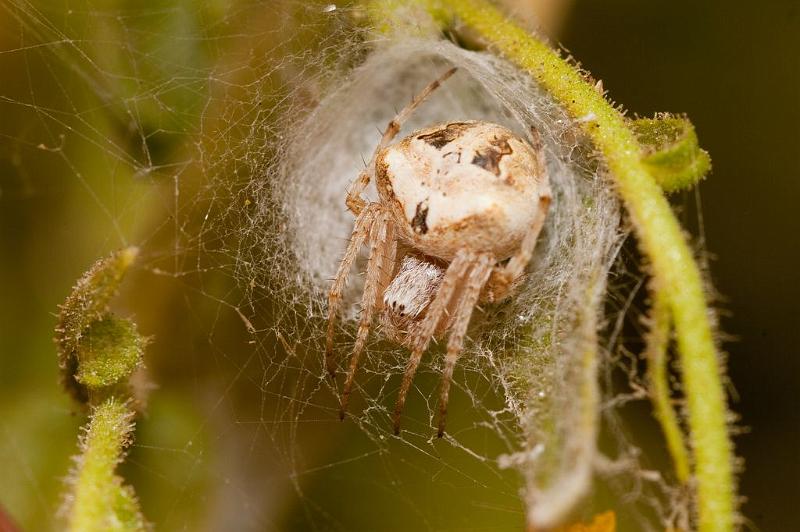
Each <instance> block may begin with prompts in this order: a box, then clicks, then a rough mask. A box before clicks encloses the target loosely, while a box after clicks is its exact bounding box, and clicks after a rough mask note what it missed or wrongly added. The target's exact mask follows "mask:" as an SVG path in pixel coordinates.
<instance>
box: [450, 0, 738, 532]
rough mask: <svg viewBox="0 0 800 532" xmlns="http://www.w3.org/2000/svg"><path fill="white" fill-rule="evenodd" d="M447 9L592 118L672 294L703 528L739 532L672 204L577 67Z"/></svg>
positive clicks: (477, 16) (710, 369)
mask: <svg viewBox="0 0 800 532" xmlns="http://www.w3.org/2000/svg"><path fill="white" fill-rule="evenodd" d="M437 3H438V2H437ZM441 4H442V5H444V6H445V7H446V8H449V9H450V10H451V12H452V14H453V15H455V16H457V17H458V18H459V19H460V20H461V21H462V22H464V23H465V24H467V25H468V26H469V27H470V28H471V29H472V30H473V31H475V32H477V33H478V34H479V35H480V36H481V37H482V38H483V39H485V40H486V41H488V42H489V43H490V44H491V46H493V47H494V48H495V49H496V50H497V51H499V52H500V53H502V54H503V55H504V56H506V57H507V58H508V59H510V60H511V61H513V62H514V63H516V64H517V65H519V66H520V67H522V68H524V69H525V70H526V71H528V72H529V73H530V74H531V75H532V76H533V77H534V78H535V79H536V80H537V81H538V82H539V83H540V84H541V85H542V86H543V87H544V88H545V89H546V90H548V91H549V92H550V93H551V94H552V95H553V96H554V97H555V98H556V99H557V100H558V101H559V103H561V105H562V106H563V107H564V108H565V109H566V110H567V111H568V112H569V113H570V114H571V115H572V116H573V117H576V118H578V117H584V118H585V117H591V118H592V119H591V120H586V121H584V122H582V127H583V129H584V131H585V132H586V134H587V135H588V136H589V137H590V138H591V140H592V141H593V143H594V145H595V146H596V148H597V149H598V150H599V151H600V153H601V154H602V157H603V159H604V161H605V163H606V165H607V166H608V170H609V172H610V174H611V176H612V177H613V179H614V181H615V183H616V185H617V190H618V193H619V195H620V196H621V197H622V200H623V201H624V203H625V206H626V208H627V210H628V212H629V213H630V217H631V220H632V222H633V226H634V228H635V231H636V235H637V237H638V239H639V244H640V246H641V249H642V251H643V252H644V255H645V256H646V257H647V258H648V259H649V261H650V268H651V272H652V275H653V279H654V287H655V290H656V291H657V292H659V293H660V294H663V296H664V297H665V299H666V301H667V303H668V305H669V308H670V311H671V313H672V319H673V321H674V325H675V333H676V338H677V344H678V353H679V355H680V360H681V369H682V371H683V381H684V390H685V393H686V402H687V408H688V420H689V428H690V433H691V441H692V451H693V453H694V462H695V477H696V480H697V516H698V527H699V529H700V530H701V531H711V530H715V531H716V530H719V531H723V530H732V529H733V521H734V509H735V504H734V480H733V468H732V466H731V461H732V457H733V453H732V445H731V442H730V439H729V437H728V428H727V422H726V419H727V406H726V400H725V394H724V391H723V387H722V380H721V370H720V367H719V357H718V353H717V349H716V346H715V344H714V339H713V335H712V331H711V323H710V322H709V317H708V305H707V303H706V298H705V292H704V291H703V282H702V278H701V275H700V270H699V268H698V266H697V264H696V262H695V260H694V257H693V256H692V253H691V250H690V248H689V245H688V243H687V241H686V238H685V237H684V235H683V231H682V230H681V227H680V225H679V223H678V221H677V219H676V218H675V215H674V213H673V212H672V209H671V208H670V205H669V203H668V202H667V200H666V198H665V197H664V194H663V193H662V191H661V188H660V187H659V186H658V184H657V183H656V182H655V180H654V179H653V177H652V176H651V175H650V174H649V172H648V170H647V168H646V167H645V165H644V163H643V162H642V150H641V148H640V146H639V143H638V141H637V140H636V137H635V135H634V133H633V132H632V131H631V129H630V128H629V127H628V124H627V121H626V120H625V117H623V116H622V114H621V113H620V112H619V111H618V110H617V109H615V108H614V107H613V106H612V105H611V104H610V103H609V102H608V101H606V99H605V98H604V97H603V95H602V94H600V92H598V91H597V90H595V88H594V86H593V85H592V84H591V83H589V82H587V81H586V79H584V77H583V76H582V75H581V74H580V73H579V72H578V71H577V70H576V69H575V68H574V67H573V66H572V65H570V64H569V63H568V62H567V61H565V60H564V59H562V58H561V57H560V56H559V55H558V53H556V52H555V51H554V50H553V49H552V48H550V47H549V46H548V45H547V44H545V43H544V42H543V41H540V40H538V39H536V38H535V37H533V36H531V35H529V34H528V33H527V32H526V31H525V30H523V29H522V28H520V27H519V26H517V25H515V24H514V23H512V22H510V21H509V20H508V19H506V18H505V16H504V15H503V14H502V13H500V11H498V10H497V9H495V8H493V7H491V6H490V5H489V4H487V3H486V2H482V1H476V0H445V1H443V2H441Z"/></svg>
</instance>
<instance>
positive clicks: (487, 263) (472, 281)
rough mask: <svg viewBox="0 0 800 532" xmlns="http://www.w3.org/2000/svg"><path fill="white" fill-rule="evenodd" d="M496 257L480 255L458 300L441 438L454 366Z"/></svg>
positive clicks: (449, 343) (449, 345)
mask: <svg viewBox="0 0 800 532" xmlns="http://www.w3.org/2000/svg"><path fill="white" fill-rule="evenodd" d="M494 263H495V260H494V257H492V256H491V255H488V254H482V255H480V256H479V257H478V258H477V260H476V262H475V265H474V266H473V268H472V271H470V273H469V277H468V278H467V284H466V286H465V287H464V291H463V292H462V294H461V297H460V299H459V302H458V307H457V308H456V312H455V316H454V318H453V324H452V326H451V329H450V337H449V338H448V340H447V355H446V357H445V365H444V372H443V373H442V390H441V395H440V396H439V432H438V436H439V437H440V438H441V437H442V435H443V434H444V426H445V422H446V421H447V401H448V398H449V396H450V383H451V381H452V379H453V368H455V365H456V362H457V361H458V357H459V355H461V350H462V349H463V347H464V337H465V336H466V333H467V326H468V325H469V320H470V318H471V317H472V311H473V309H474V308H475V305H476V304H477V303H478V298H479V297H480V295H481V290H483V286H484V285H485V284H486V281H488V280H489V275H490V274H491V273H492V267H493V266H494Z"/></svg>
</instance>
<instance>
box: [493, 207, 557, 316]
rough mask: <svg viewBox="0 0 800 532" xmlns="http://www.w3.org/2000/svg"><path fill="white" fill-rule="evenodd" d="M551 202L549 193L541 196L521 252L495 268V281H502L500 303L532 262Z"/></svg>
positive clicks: (521, 245) (499, 288)
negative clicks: (503, 264)
mask: <svg viewBox="0 0 800 532" xmlns="http://www.w3.org/2000/svg"><path fill="white" fill-rule="evenodd" d="M550 201H551V197H550V194H549V193H547V194H543V195H541V196H539V210H538V212H537V213H536V219H535V220H534V221H533V223H532V224H531V226H530V228H529V229H528V231H527V232H526V233H525V236H524V237H523V239H522V243H521V244H520V246H519V250H518V251H517V252H516V253H515V254H514V255H513V256H512V257H511V260H509V261H508V264H506V265H505V266H503V267H497V268H495V272H494V274H495V276H494V277H493V281H494V280H499V281H501V283H499V286H498V288H497V292H498V293H497V294H496V297H497V300H498V301H499V300H501V299H504V298H505V297H506V296H508V294H509V291H510V289H511V285H512V284H513V282H514V281H515V280H516V279H517V278H518V277H519V276H520V275H522V273H523V272H524V271H525V267H526V266H527V265H528V263H529V262H530V260H531V257H532V256H533V251H534V250H535V249H536V242H537V241H538V240H539V233H541V232H542V227H544V221H545V218H547V211H548V210H550Z"/></svg>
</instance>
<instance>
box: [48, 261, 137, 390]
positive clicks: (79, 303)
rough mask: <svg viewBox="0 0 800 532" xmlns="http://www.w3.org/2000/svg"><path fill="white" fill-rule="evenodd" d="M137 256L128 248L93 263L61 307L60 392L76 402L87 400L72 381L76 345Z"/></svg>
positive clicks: (58, 328) (104, 309) (58, 341)
mask: <svg viewBox="0 0 800 532" xmlns="http://www.w3.org/2000/svg"><path fill="white" fill-rule="evenodd" d="M138 253H139V250H138V248H136V247H129V248H125V249H123V250H121V251H117V252H115V253H112V254H111V255H110V256H108V257H106V258H104V259H100V260H98V261H97V262H95V263H94V265H93V266H92V267H91V268H90V269H89V271H87V272H86V273H85V274H84V275H83V277H81V278H80V279H79V280H78V282H77V283H76V284H75V287H74V288H73V289H72V293H71V294H70V295H69V297H67V300H66V301H65V302H64V304H63V305H62V306H61V312H60V314H59V316H58V325H57V326H56V336H55V342H56V346H57V348H58V367H59V368H60V369H61V382H62V384H63V386H64V388H65V389H66V390H67V392H68V393H69V394H70V395H72V396H73V397H74V398H75V399H76V400H77V401H78V402H81V403H85V402H86V401H87V400H88V394H87V391H86V389H85V388H84V387H83V386H81V384H80V383H78V381H77V380H76V379H75V374H76V373H77V371H78V357H77V354H76V350H77V348H78V343H79V342H80V340H81V337H82V335H83V333H84V331H85V330H86V328H87V327H89V325H90V324H91V323H92V322H93V321H95V320H99V319H102V318H103V317H104V316H105V314H106V313H107V312H108V303H109V301H110V300H111V298H112V297H114V295H115V294H116V293H117V290H118V288H119V284H120V282H121V281H122V277H123V276H124V275H125V272H126V271H127V270H128V268H129V267H130V265H131V264H132V263H133V261H134V260H135V259H136V255H137V254H138Z"/></svg>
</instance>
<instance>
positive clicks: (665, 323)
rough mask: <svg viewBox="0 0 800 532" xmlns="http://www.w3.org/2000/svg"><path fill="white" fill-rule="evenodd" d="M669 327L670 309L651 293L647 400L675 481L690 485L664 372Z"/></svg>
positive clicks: (682, 445)
mask: <svg viewBox="0 0 800 532" xmlns="http://www.w3.org/2000/svg"><path fill="white" fill-rule="evenodd" d="M671 326H672V320H671V316H670V311H669V306H668V305H667V301H666V298H665V297H664V294H663V293H662V292H657V291H656V292H654V293H653V303H652V308H651V309H650V331H649V333H648V335H647V350H646V356H647V379H648V381H649V387H650V399H651V400H652V401H653V408H654V409H655V417H656V419H657V420H658V422H659V423H660V424H661V430H662V431H664V438H665V439H666V440H667V450H668V451H669V454H670V456H672V463H673V465H674V466H675V474H676V476H677V477H678V480H679V481H680V482H681V483H683V484H686V483H687V482H688V481H689V475H690V471H689V456H688V454H687V451H686V445H685V444H684V441H683V431H681V427H680V424H679V423H678V414H677V412H675V409H674V408H673V407H672V401H671V398H670V387H669V381H668V377H669V374H668V371H667V350H668V347H669V336H670V331H671Z"/></svg>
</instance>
